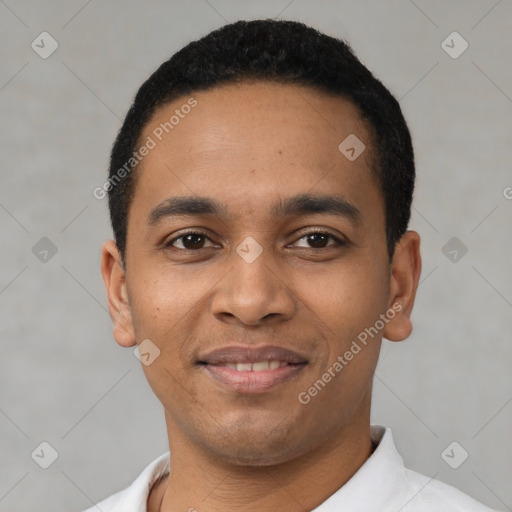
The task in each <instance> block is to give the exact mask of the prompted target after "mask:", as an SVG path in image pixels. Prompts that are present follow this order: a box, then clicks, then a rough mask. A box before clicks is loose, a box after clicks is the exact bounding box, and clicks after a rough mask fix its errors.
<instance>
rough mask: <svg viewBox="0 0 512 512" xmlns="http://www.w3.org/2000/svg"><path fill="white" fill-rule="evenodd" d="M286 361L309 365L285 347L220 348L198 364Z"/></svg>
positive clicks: (241, 346)
mask: <svg viewBox="0 0 512 512" xmlns="http://www.w3.org/2000/svg"><path fill="white" fill-rule="evenodd" d="M272 360H277V361H286V362H287V363H290V364H302V363H307V362H308V360H307V358H306V357H304V356H302V355H301V354H298V353H297V352H294V351H292V350H289V349H287V348H284V347H278V346H274V345H266V346H262V347H248V346H243V345H233V346H230V347H223V348H218V349H216V350H212V351H211V352H207V353H206V354H204V355H201V356H199V357H198V363H204V364H208V365H216V364H223V363H245V362H248V363H256V362H258V361H272Z"/></svg>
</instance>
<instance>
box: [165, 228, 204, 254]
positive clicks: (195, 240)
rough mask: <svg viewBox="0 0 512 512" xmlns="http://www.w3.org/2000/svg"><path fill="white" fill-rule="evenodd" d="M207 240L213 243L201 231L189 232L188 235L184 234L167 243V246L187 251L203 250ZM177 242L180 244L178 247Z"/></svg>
mask: <svg viewBox="0 0 512 512" xmlns="http://www.w3.org/2000/svg"><path fill="white" fill-rule="evenodd" d="M207 240H209V241H210V242H211V240H210V239H209V238H208V236H207V235H206V233H202V232H200V231H187V232H186V233H182V234H181V235H180V236H178V237H176V238H173V239H172V240H170V241H169V242H167V243H166V244H165V246H166V247H172V248H175V249H181V250H186V251H193V250H196V249H203V248H204V247H205V242H206V241H207ZM176 242H179V243H178V246H176V245H175V243H176ZM180 246H181V247H180ZM212 246H213V244H212Z"/></svg>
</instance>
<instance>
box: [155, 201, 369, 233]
mask: <svg viewBox="0 0 512 512" xmlns="http://www.w3.org/2000/svg"><path fill="white" fill-rule="evenodd" d="M227 213H228V209H227V207H226V206H225V205H223V204H221V203H219V202H217V201H215V200H214V199H211V198H209V197H196V196H181V197H170V198H168V199H165V200H164V201H162V202H161V203H159V204H158V205H157V206H156V207H155V208H153V210H151V212H150V213H149V215H148V223H149V224H150V225H155V224H157V223H158V222H160V221H161V220H162V219H164V218H168V217H180V216H187V215H189V216H192V215H196V216H206V215H215V216H227V215H226V214H227ZM319 213H320V214H322V213H323V214H328V215H335V216H338V217H342V218H345V219H348V220H351V221H353V222H357V221H359V220H360V217H361V212H360V211H359V210H358V209H357V208H356V207H355V206H354V205H353V204H351V203H349V202H348V201H347V200H345V199H343V198H342V197H339V196H332V195H311V194H300V195H298V196H293V197H289V198H287V199H285V200H282V199H280V200H279V201H278V202H277V203H276V204H275V205H274V206H273V207H272V209H271V214H272V215H273V216H274V217H277V218H282V217H291V216H300V215H311V214H319Z"/></svg>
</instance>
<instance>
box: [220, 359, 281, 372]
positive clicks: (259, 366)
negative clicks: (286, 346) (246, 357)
mask: <svg viewBox="0 0 512 512" xmlns="http://www.w3.org/2000/svg"><path fill="white" fill-rule="evenodd" d="M223 366H226V368H231V369H232V370H237V371H239V372H250V371H253V372H262V371H265V370H276V369H277V368H280V367H282V366H288V363H287V362H286V361H277V360H274V361H257V362H255V363H225V364H224V365H223Z"/></svg>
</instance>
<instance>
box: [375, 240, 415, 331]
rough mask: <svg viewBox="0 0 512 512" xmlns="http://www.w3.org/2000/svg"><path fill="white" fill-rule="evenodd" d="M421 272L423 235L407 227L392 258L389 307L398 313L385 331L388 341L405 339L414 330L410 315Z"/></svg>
mask: <svg viewBox="0 0 512 512" xmlns="http://www.w3.org/2000/svg"><path fill="white" fill-rule="evenodd" d="M420 273H421V255H420V236H419V235H418V233H416V231H407V232H406V233H404V235H403V236H402V238H400V240H399V241H398V242H397V244H396V246H395V253H394V254H393V259H392V262H391V272H390V285H389V302H388V310H391V309H392V310H394V311H395V312H396V314H395V316H394V317H393V318H392V319H391V320H390V321H389V322H388V323H387V324H386V327H385V328H384V331H383V336H384V338H386V339H388V340H389V341H402V340H405V339H406V338H408V337H409V335H410V334H411V332H412V323H411V320H410V318H411V313H412V308H413V306H414V299H415V297H416V290H417V289H418V282H419V278H420Z"/></svg>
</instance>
